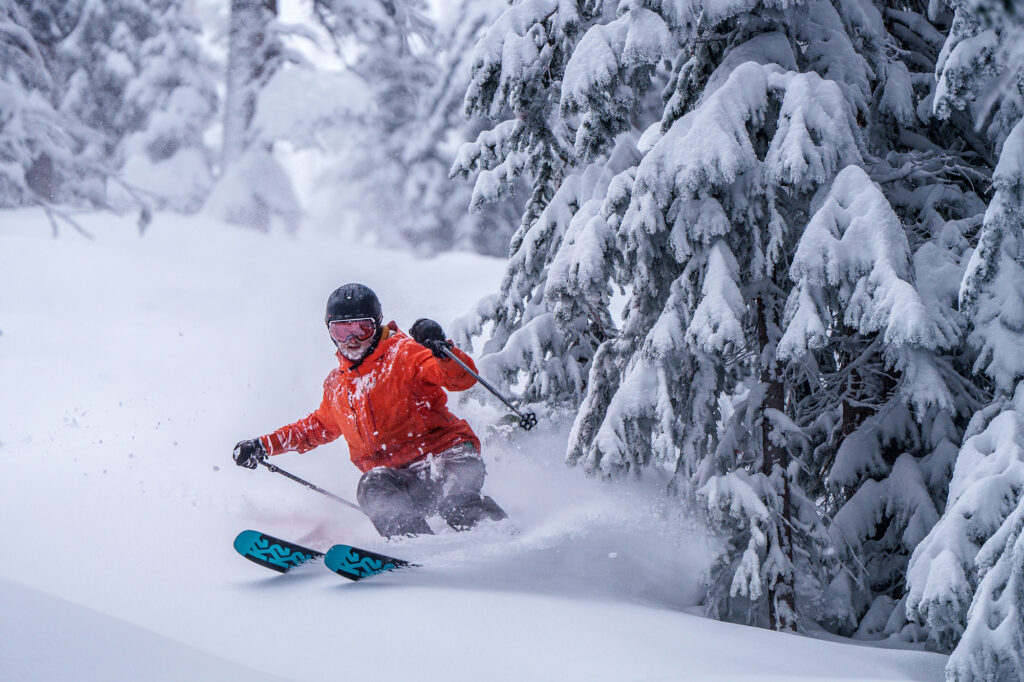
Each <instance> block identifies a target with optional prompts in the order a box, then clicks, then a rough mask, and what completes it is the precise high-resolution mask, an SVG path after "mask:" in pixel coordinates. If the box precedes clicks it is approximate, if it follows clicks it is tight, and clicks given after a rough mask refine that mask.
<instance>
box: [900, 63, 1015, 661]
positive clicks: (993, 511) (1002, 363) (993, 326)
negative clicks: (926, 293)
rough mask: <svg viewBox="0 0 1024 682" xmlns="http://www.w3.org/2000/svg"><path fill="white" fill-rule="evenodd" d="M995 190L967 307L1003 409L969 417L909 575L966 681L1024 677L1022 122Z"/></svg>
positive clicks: (925, 620) (964, 300) (940, 645)
mask: <svg viewBox="0 0 1024 682" xmlns="http://www.w3.org/2000/svg"><path fill="white" fill-rule="evenodd" d="M1019 66H1022V67H1024V63H1021V64H1020V65H1019ZM1022 73H1024V70H1022ZM993 185H994V187H995V189H996V193H995V196H994V197H993V199H992V202H991V204H990V205H989V208H988V211H987V212H986V214H985V222H984V225H983V227H982V234H981V237H980V238H979V244H978V248H977V250H976V251H975V252H974V255H973V257H972V259H971V262H970V265H969V267H968V270H967V274H966V276H965V277H964V281H963V285H962V288H961V291H960V298H961V305H962V306H963V308H964V309H965V310H966V311H968V312H969V314H970V315H971V319H972V322H973V327H974V328H973V330H972V332H971V335H970V337H969V340H970V342H971V343H972V344H973V345H975V346H976V347H977V348H978V349H979V356H978V361H977V368H978V370H979V371H980V372H985V373H986V374H987V375H988V376H989V377H990V378H991V380H992V382H993V384H994V387H995V400H994V401H993V402H992V404H991V405H988V406H987V407H985V409H983V410H980V411H979V412H978V413H977V414H976V415H975V417H974V419H973V420H972V428H971V432H972V433H974V434H977V435H974V437H973V438H970V439H969V440H967V441H966V442H965V443H964V446H963V448H962V449H961V451H960V454H959V456H958V457H957V461H956V469H955V474H954V479H953V483H952V484H951V486H950V489H949V500H948V505H947V509H946V513H945V514H944V515H943V517H942V519H941V520H940V521H939V523H938V525H936V527H935V528H934V529H933V531H932V532H931V534H929V536H928V537H927V538H926V539H925V541H924V542H922V543H921V545H920V546H919V547H918V548H917V550H916V552H915V554H914V557H913V559H912V562H911V565H910V575H909V582H910V586H911V593H910V600H909V602H908V613H909V614H910V615H911V616H912V617H914V618H915V619H916V620H917V621H919V622H920V623H922V624H924V625H927V627H928V628H929V630H930V635H929V641H930V643H931V645H932V646H933V647H934V648H936V649H939V650H943V651H946V650H949V649H951V648H953V647H954V646H955V647H956V648H955V650H954V652H953V656H952V657H951V658H950V663H949V666H948V668H947V677H948V678H949V679H953V680H965V681H966V680H971V681H973V680H984V679H1014V678H1018V677H1020V676H1021V675H1024V658H1022V657H1021V656H1020V651H1021V645H1022V639H1021V633H1022V632H1024V620H1022V617H1021V614H1022V613H1024V583H1022V582H1021V580H1022V575H1024V563H1022V561H1024V560H1022V557H1024V553H1022V551H1021V544H1022V542H1021V540H1020V537H1021V530H1022V528H1024V522H1022V518H1024V517H1022V514H1024V511H1022V510H1024V480H1022V479H1021V476H1022V474H1024V451H1022V449H1021V445H1020V444H1021V442H1022V441H1024V435H1022V434H1024V432H1022V425H1024V421H1022V414H1024V410H1022V408H1024V389H1022V382H1021V380H1022V379H1024V365H1022V364H1021V360H1020V357H1019V356H1020V351H1021V348H1022V347H1024V252H1022V251H1021V248H1022V244H1024V242H1022V240H1024V121H1021V122H1018V123H1017V125H1016V127H1015V128H1014V129H1013V130H1012V132H1011V133H1010V135H1009V136H1008V137H1007V138H1006V140H1005V142H1004V144H1003V146H1002V151H1001V155H1000V161H999V165H998V166H997V167H996V171H995V173H994V175H993ZM1011 398H1012V399H1011Z"/></svg>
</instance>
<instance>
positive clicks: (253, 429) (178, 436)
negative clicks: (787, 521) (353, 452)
mask: <svg viewBox="0 0 1024 682" xmlns="http://www.w3.org/2000/svg"><path fill="white" fill-rule="evenodd" d="M81 221H82V223H83V225H84V226H85V227H86V228H87V229H88V230H89V231H90V232H91V233H92V234H93V235H94V237H95V239H94V240H93V241H88V240H86V239H84V238H82V237H81V236H80V235H78V234H77V233H75V232H73V231H71V230H64V231H62V234H61V236H60V238H58V239H56V240H55V239H53V238H52V237H51V235H50V227H49V225H48V223H47V222H46V220H45V218H44V217H43V216H42V214H41V213H39V212H37V211H34V210H33V211H18V212H5V213H2V214H0V387H2V389H0V519H2V523H0V548H2V550H0V556H2V560H0V679H2V680H5V681H6V680H70V679H74V680H156V679H159V680H164V679H166V680H184V679H188V680H236V679H237V680H247V681H248V680H263V679H290V680H321V679H326V678H332V679H342V678H350V679H361V678H364V677H371V676H372V677H374V678H384V679H403V680H445V681H446V682H447V681H458V680H467V681H473V682H480V681H483V680H488V681H489V680H517V681H521V680H560V681H575V680H580V681H587V682H590V681H596V680H608V681H616V682H617V681H625V680H753V679H757V680H796V679H799V680H939V679H941V678H942V668H943V666H944V664H945V660H946V659H945V657H944V656H939V655H935V654H928V653H922V652H913V651H898V650H889V649H882V648H877V647H868V646H863V645H861V644H855V643H850V642H844V641H839V640H838V639H836V638H830V639H831V640H832V641H826V640H825V639H822V638H811V637H802V636H792V635H782V634H778V633H773V632H769V631H765V630H758V629H754V628H746V627H742V626H736V625H730V624H726V623H720V622H716V621H712V620H708V619H705V618H702V617H700V616H699V615H698V614H699V609H698V608H693V605H694V604H695V603H696V601H697V599H698V595H699V588H698V579H699V576H700V574H701V573H702V571H703V570H704V569H705V567H706V564H707V560H708V559H707V557H708V555H709V550H708V543H707V541H706V540H705V539H704V538H703V536H702V535H701V533H700V531H699V529H696V528H687V527H686V524H685V523H681V522H680V519H679V518H678V517H676V516H675V515H674V514H673V513H670V512H669V511H668V510H664V509H659V508H658V506H657V505H656V504H652V503H651V500H658V499H660V498H659V497H658V495H659V491H660V490H661V488H662V486H663V482H662V481H657V480H651V479H650V477H648V478H647V479H643V480H636V481H632V482H630V483H628V484H625V485H615V486H612V485H607V484H603V483H601V482H599V481H595V480H591V479H588V478H586V477H585V476H583V475H582V473H580V472H578V471H573V470H569V469H567V468H566V467H565V466H564V464H563V463H562V451H563V443H564V439H565V426H564V425H561V426H553V427H552V426H550V425H547V428H542V429H538V431H537V432H534V433H530V434H526V433H519V434H516V435H515V436H514V438H513V439H512V440H510V441H503V440H501V439H500V438H498V437H492V438H490V439H489V440H488V441H487V443H485V445H486V451H485V459H486V461H487V463H488V468H489V472H490V476H489V478H488V483H487V486H486V488H485V491H486V492H488V493H489V494H491V495H493V496H494V497H495V498H496V499H497V500H499V501H500V502H501V503H502V505H503V506H504V507H505V508H506V509H507V510H508V511H509V513H510V514H511V517H512V519H511V520H510V521H508V522H503V523H499V524H492V525H489V526H485V527H482V528H480V529H478V530H476V531H474V532H472V533H462V534H456V533H453V532H446V531H445V530H444V529H443V528H441V526H436V529H437V530H438V531H439V534H438V535H436V536H434V537H424V538H418V539H413V540H402V541H398V542H392V543H385V542H384V541H382V540H381V539H380V538H378V537H377V536H376V533H375V532H374V531H373V528H372V527H371V526H370V524H369V522H368V521H367V520H366V519H364V518H362V517H361V515H359V514H358V513H357V512H355V511H353V510H350V509H347V508H345V507H342V506H339V505H337V504H336V503H333V502H331V501H329V500H327V499H326V498H323V497H321V496H319V495H316V494H315V493H312V492H309V491H307V490H305V489H303V488H301V487H300V486H298V485H296V484H294V483H292V482H290V481H287V480H286V479H284V478H283V477H279V476H274V475H273V474H271V473H269V472H266V471H264V470H262V469H261V470H258V471H249V470H242V469H238V468H237V467H235V466H234V465H233V463H232V462H231V459H230V453H231V449H232V447H233V445H234V443H235V442H236V441H238V440H240V439H243V438H250V437H254V436H257V435H260V434H262V433H265V432H267V431H270V430H271V429H273V428H275V427H277V426H279V425H281V424H284V423H286V422H290V421H292V420H294V419H296V418H298V417H301V416H305V414H307V413H308V412H309V411H310V410H311V409H312V408H314V407H315V406H316V404H317V403H318V401H319V397H320V387H321V383H322V380H323V377H324V376H326V374H327V372H328V371H329V370H330V368H331V367H332V365H333V364H334V363H335V359H334V357H333V355H332V348H331V346H330V343H329V341H328V338H327V335H326V333H325V330H324V328H323V323H322V321H321V320H322V309H323V304H324V301H325V300H326V297H327V295H328V294H329V293H330V291H331V290H333V289H334V288H335V287H336V286H338V285H339V284H342V283H344V282H347V281H361V282H364V283H366V284H368V285H370V286H371V287H373V288H374V289H375V290H376V291H377V292H378V293H379V294H380V297H381V299H382V302H383V304H384V308H385V316H386V318H388V319H394V320H396V321H397V322H398V324H399V326H401V327H402V328H407V327H408V325H409V324H410V323H411V322H412V321H413V320H414V319H416V318H417V317H421V316H427V317H433V318H435V319H437V320H438V321H440V322H441V323H442V324H443V325H444V324H448V323H450V322H451V321H452V320H453V319H454V318H455V317H457V316H459V315H462V314H464V313H465V312H466V311H467V310H468V309H469V308H470V307H471V306H472V305H473V304H474V303H475V302H476V300H477V299H478V298H479V297H481V296H482V295H485V294H487V293H490V292H492V291H494V290H495V289H496V287H497V285H498V282H499V280H500V277H501V271H502V263H501V262H500V261H497V260H493V259H484V258H480V257H476V256H470V255H466V254H455V255H446V256H443V257H440V258H437V259H434V260H416V259H414V258H413V257H412V256H409V255H407V254H404V253H398V252H390V251H381V250H374V249H370V248H366V247H361V246H354V245H346V244H344V243H339V242H337V241H326V240H321V238H318V237H314V236H312V235H307V236H304V237H302V238H299V239H295V238H290V237H287V236H284V235H276V234H275V235H270V236H265V235H260V234H255V233H252V232H248V231H245V230H241V229H237V228H231V227H227V226H223V225H220V224H217V223H213V222H210V221H209V220H205V219H202V218H181V217H177V216H158V217H157V219H156V221H155V222H154V224H153V225H152V226H151V227H150V228H149V230H148V231H147V233H146V235H145V237H143V238H140V237H139V236H138V233H137V231H135V230H134V228H133V226H132V225H131V223H130V221H128V220H126V219H118V218H112V217H110V216H102V215H95V216H85V217H83V218H82V219H81ZM473 390H474V391H479V390H482V389H473ZM457 411H460V412H461V413H462V414H463V415H464V416H466V417H467V418H468V419H469V420H470V422H471V423H472V424H473V425H474V426H475V427H477V428H478V430H479V431H480V432H481V433H485V432H487V430H488V429H487V424H488V423H492V422H493V421H495V419H496V418H497V417H498V416H500V414H501V410H500V409H498V407H497V406H496V405H495V403H494V401H493V400H486V397H485V402H483V403H477V402H475V401H469V402H466V403H465V404H463V405H461V406H460V407H459V408H458V410H457ZM275 461H276V462H277V463H279V464H280V465H281V466H283V467H286V468H288V469H289V470H291V471H293V472H295V473H297V474H299V475H300V476H304V477H307V478H309V479H311V480H313V481H314V482H316V483H318V484H319V485H322V486H324V487H326V488H328V489H330V490H333V491H335V492H337V493H338V494H340V495H342V496H344V497H348V498H352V497H354V488H355V482H356V480H357V478H358V472H357V471H356V470H355V468H354V467H352V466H351V464H349V463H348V459H347V453H346V450H345V447H344V444H342V443H335V444H332V445H330V446H327V447H324V448H321V449H320V450H317V451H315V452H311V453H307V454H305V455H294V454H293V455H285V456H282V457H281V458H279V459H277V460H275ZM246 528H257V529H260V530H264V531H267V532H270V533H273V534H276V535H279V536H282V537H286V538H292V539H296V540H304V541H306V542H307V543H308V544H311V545H314V546H317V547H320V548H325V547H327V546H329V545H330V544H332V543H333V542H336V541H342V540H344V541H349V542H351V543H353V544H358V545H362V546H365V547H368V548H371V549H372V548H376V549H381V550H383V551H386V552H388V553H390V554H394V555H397V556H401V557H403V558H408V559H412V560H415V561H418V562H421V563H422V564H423V566H422V568H419V569H416V570H415V571H408V572H405V573H398V574H390V575H385V576H381V577H379V578H376V579H374V580H371V581H367V582H365V583H358V584H355V583H348V582H346V581H343V580H341V579H339V578H338V577H336V576H334V575H332V574H330V573H329V572H327V571H326V570H324V569H323V568H319V567H315V566H311V567H306V568H304V569H302V570H299V571H297V572H294V573H292V574H289V575H287V576H277V575H276V574H272V573H270V572H269V571H266V570H265V569H262V568H260V567H258V566H256V565H255V564H251V563H249V562H247V561H245V560H244V559H242V558H240V557H239V556H238V555H237V554H235V552H234V550H233V549H232V546H231V543H232V540H233V538H234V536H235V534H236V533H237V532H238V531H240V530H243V529H246Z"/></svg>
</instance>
